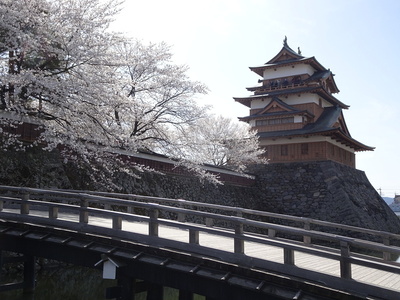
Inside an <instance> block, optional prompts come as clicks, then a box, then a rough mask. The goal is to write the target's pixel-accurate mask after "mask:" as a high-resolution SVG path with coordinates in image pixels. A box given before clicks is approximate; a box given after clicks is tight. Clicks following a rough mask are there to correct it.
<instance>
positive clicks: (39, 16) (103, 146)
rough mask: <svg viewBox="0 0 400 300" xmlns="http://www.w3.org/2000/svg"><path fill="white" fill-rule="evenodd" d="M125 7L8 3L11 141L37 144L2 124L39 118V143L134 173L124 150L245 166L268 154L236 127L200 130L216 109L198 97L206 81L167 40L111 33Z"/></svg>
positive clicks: (4, 96) (2, 89)
mask: <svg viewBox="0 0 400 300" xmlns="http://www.w3.org/2000/svg"><path fill="white" fill-rule="evenodd" d="M120 4H121V3H120V2H119V1H115V0H107V1H106V0H58V1H51V0H18V1H15V0H0V109H1V112H2V113H1V114H0V115H1V116H2V117H1V118H0V124H1V125H2V126H1V127H0V133H2V135H3V142H2V146H3V148H5V149H8V148H9V147H10V145H11V144H14V146H15V145H17V146H18V147H19V149H22V150H23V149H24V148H25V147H27V146H30V145H27V144H24V143H22V142H20V141H19V139H18V136H17V135H12V134H10V133H8V132H6V131H5V130H3V129H1V128H7V127H8V128H9V127H12V126H16V125H17V124H19V123H21V122H33V123H35V124H38V126H39V128H40V136H39V138H38V139H37V141H36V142H35V143H36V144H41V145H42V146H44V147H45V148H46V149H47V150H52V149H54V148H56V147H60V146H62V148H63V149H67V150H68V154H69V158H73V159H74V160H76V161H77V162H78V161H81V162H84V163H87V164H90V165H91V167H93V166H96V165H97V166H101V168H102V170H103V171H104V170H106V171H108V173H112V172H114V171H121V170H125V169H124V164H123V163H122V162H121V161H119V160H118V159H117V158H116V157H115V155H114V154H115V152H116V150H117V149H123V150H124V151H125V152H130V153H135V152H137V151H138V150H139V149H146V150H151V151H155V152H158V153H163V154H168V155H176V156H177V158H179V159H180V161H182V162H184V163H183V164H186V165H188V166H189V165H191V166H193V164H203V163H212V164H215V165H224V166H229V167H232V168H234V169H237V170H239V171H242V170H244V167H243V166H244V164H245V163H248V162H252V159H253V158H254V159H255V157H256V156H257V155H258V154H261V153H262V151H261V152H260V150H258V145H257V143H256V137H255V135H254V134H251V133H250V132H249V131H246V130H244V129H240V130H239V127H237V128H236V129H234V128H233V129H232V130H233V131H235V130H236V131H237V133H236V134H234V133H233V131H232V132H229V133H227V132H219V131H218V129H217V128H215V129H213V132H212V136H208V137H207V136H206V132H202V131H201V129H202V128H205V127H208V126H211V123H207V122H211V121H210V118H209V117H207V108H206V107H202V106H200V105H198V104H197V102H196V101H195V97H196V95H199V94H205V93H206V92H207V88H206V87H205V86H204V85H203V84H202V83H199V82H195V81H192V80H191V79H190V78H188V76H187V67H186V66H181V65H176V64H174V63H173V62H172V54H171V51H170V49H169V47H168V46H167V45H166V44H164V43H160V44H148V45H144V44H143V43H141V42H139V41H135V40H130V39H127V38H126V37H124V36H122V35H120V34H117V33H114V32H112V31H111V30H110V29H109V25H110V24H111V22H112V21H113V19H114V18H115V17H116V14H117V13H118V10H119V7H120ZM222 121H223V120H221V122H222ZM204 122H205V123H204ZM220 125H222V124H220ZM222 126H225V127H226V124H225V125H222ZM230 126H231V127H234V126H238V125H233V124H230ZM226 129H227V128H226ZM219 134H220V136H218V135H219ZM190 137H191V138H190ZM182 141H184V143H185V147H183V146H182ZM190 143H193V144H192V145H190ZM214 143H215V145H214ZM196 145H198V147H196ZM200 145H201V147H200ZM244 145H246V147H243V146H244ZM252 147H253V148H252ZM213 148H215V149H218V151H217V150H215V151H213V150H212V149H213ZM235 148H241V149H242V150H243V151H242V152H241V153H239V152H236V153H235V152H234V151H235ZM199 149H201V151H199ZM244 149H247V151H248V152H246V150H244ZM251 149H253V150H251ZM236 151H239V149H237V150H236ZM249 153H251V155H253V158H250V157H252V156H251V155H249ZM110 156H112V159H110ZM240 159H242V161H240ZM254 161H255V160H254ZM188 162H190V163H188Z"/></svg>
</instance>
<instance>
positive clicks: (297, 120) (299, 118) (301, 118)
mask: <svg viewBox="0 0 400 300" xmlns="http://www.w3.org/2000/svg"><path fill="white" fill-rule="evenodd" d="M301 122H303V117H302V116H294V123H301Z"/></svg>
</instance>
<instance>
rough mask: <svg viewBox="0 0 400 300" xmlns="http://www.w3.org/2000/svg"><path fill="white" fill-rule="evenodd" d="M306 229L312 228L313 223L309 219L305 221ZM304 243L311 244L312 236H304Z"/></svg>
mask: <svg viewBox="0 0 400 300" xmlns="http://www.w3.org/2000/svg"><path fill="white" fill-rule="evenodd" d="M304 229H305V230H310V229H311V224H310V222H309V221H306V222H304ZM303 243H304V244H311V237H310V236H307V235H305V236H303Z"/></svg>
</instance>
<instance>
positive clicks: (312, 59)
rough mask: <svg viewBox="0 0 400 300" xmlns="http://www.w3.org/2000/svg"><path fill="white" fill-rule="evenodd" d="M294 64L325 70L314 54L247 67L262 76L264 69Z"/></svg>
mask: <svg viewBox="0 0 400 300" xmlns="http://www.w3.org/2000/svg"><path fill="white" fill-rule="evenodd" d="M294 64H310V65H312V66H313V67H314V68H315V69H316V70H317V71H326V68H325V67H324V66H323V65H321V64H320V63H319V62H318V61H317V59H316V58H315V57H314V56H312V57H302V58H301V59H289V60H282V61H278V62H276V63H267V64H264V65H262V66H256V67H249V69H250V70H251V71H253V72H255V73H256V74H258V75H260V76H263V73H264V70H266V69H274V68H277V67H283V66H286V65H294Z"/></svg>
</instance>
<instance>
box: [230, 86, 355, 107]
mask: <svg viewBox="0 0 400 300" xmlns="http://www.w3.org/2000/svg"><path fill="white" fill-rule="evenodd" d="M299 93H316V94H318V95H319V96H321V97H322V98H324V99H325V100H326V101H328V102H329V103H331V104H333V105H338V106H340V107H341V108H344V109H347V108H349V106H348V105H346V104H344V103H343V102H341V101H339V100H338V99H336V98H335V97H334V96H332V95H331V94H329V93H328V92H327V91H326V90H325V89H324V88H323V87H322V86H308V87H299V88H294V89H283V90H279V91H273V92H270V93H267V94H261V95H251V96H248V97H233V99H234V100H235V101H237V102H239V103H241V104H243V105H246V106H247V107H250V106H251V105H250V103H251V101H252V100H257V99H263V98H271V97H278V96H282V95H290V94H299Z"/></svg>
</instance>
